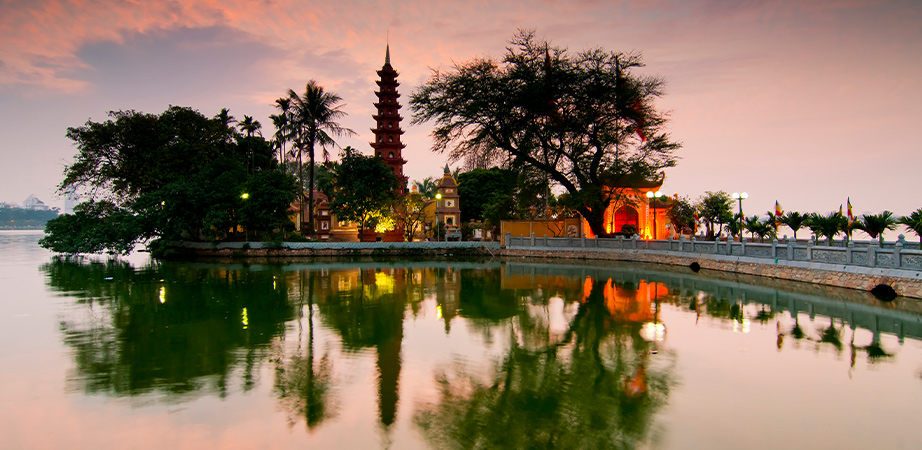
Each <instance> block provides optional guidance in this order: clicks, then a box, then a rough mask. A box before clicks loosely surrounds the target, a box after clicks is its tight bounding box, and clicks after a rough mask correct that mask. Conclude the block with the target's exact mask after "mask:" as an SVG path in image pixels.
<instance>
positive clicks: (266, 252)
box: [166, 242, 500, 258]
mask: <svg viewBox="0 0 922 450" xmlns="http://www.w3.org/2000/svg"><path fill="white" fill-rule="evenodd" d="M499 249H500V247H499V243H498V242H282V243H276V244H272V243H268V242H225V243H220V244H217V245H212V244H209V243H201V242H181V243H175V244H173V245H171V246H170V247H169V253H168V254H167V255H166V256H168V257H169V256H177V257H188V256H197V257H242V258H252V257H259V258H292V257H343V256H345V257H352V256H382V257H385V256H401V257H445V256H452V257H459V256H488V257H490V256H493V255H494V254H496V253H497V252H498V251H499Z"/></svg>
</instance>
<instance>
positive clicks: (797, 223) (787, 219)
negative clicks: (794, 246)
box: [778, 211, 810, 240]
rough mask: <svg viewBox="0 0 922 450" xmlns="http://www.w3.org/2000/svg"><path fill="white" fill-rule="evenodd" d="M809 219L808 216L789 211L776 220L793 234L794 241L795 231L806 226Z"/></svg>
mask: <svg viewBox="0 0 922 450" xmlns="http://www.w3.org/2000/svg"><path fill="white" fill-rule="evenodd" d="M809 217H810V216H809V215H807V214H801V213H799V212H797V211H791V212H789V213H787V214H785V215H783V216H781V218H780V219H778V222H780V223H782V224H784V225H786V226H787V227H788V228H790V229H791V231H793V232H794V240H797V230H799V229H801V228H803V227H804V226H805V225H807V220H808V219H809Z"/></svg>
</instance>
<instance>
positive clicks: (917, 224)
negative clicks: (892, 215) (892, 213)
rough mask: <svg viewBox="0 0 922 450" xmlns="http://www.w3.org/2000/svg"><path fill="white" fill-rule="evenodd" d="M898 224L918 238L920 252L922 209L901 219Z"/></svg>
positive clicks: (921, 245)
mask: <svg viewBox="0 0 922 450" xmlns="http://www.w3.org/2000/svg"><path fill="white" fill-rule="evenodd" d="M900 223H901V224H903V225H904V226H905V227H906V229H908V230H912V232H913V233H916V236H918V237H919V249H920V250H922V208H919V209H917V210H915V211H913V212H912V214H910V215H908V216H903V217H901V218H900Z"/></svg>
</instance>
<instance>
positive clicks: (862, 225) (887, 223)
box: [856, 211, 900, 245]
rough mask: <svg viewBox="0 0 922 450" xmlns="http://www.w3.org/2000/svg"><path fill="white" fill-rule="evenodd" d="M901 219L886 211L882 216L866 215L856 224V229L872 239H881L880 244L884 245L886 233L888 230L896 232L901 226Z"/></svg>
mask: <svg viewBox="0 0 922 450" xmlns="http://www.w3.org/2000/svg"><path fill="white" fill-rule="evenodd" d="M899 223H900V222H899V219H898V218H897V217H895V216H894V215H893V212H891V211H884V212H882V213H880V214H864V215H862V216H861V219H859V220H858V221H857V222H856V228H858V229H859V230H861V231H864V232H865V233H867V234H868V236H871V239H879V241H880V244H881V245H883V243H884V233H885V232H886V231H887V230H895V229H896V226H897V225H899Z"/></svg>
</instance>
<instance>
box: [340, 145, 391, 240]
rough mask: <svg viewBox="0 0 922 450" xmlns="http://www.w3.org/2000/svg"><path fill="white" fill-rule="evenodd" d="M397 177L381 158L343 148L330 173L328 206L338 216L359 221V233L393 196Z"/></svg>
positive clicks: (371, 225)
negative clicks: (331, 190)
mask: <svg viewBox="0 0 922 450" xmlns="http://www.w3.org/2000/svg"><path fill="white" fill-rule="evenodd" d="M399 188H400V180H398V179H397V175H396V174H394V171H393V170H391V168H390V167H388V165H387V164H385V163H384V161H383V160H382V159H381V158H377V157H371V156H365V155H362V154H360V153H358V152H356V151H355V150H353V149H352V148H351V147H346V148H344V149H343V152H342V154H341V157H340V161H339V165H337V166H336V168H335V172H334V173H333V198H332V199H331V201H330V209H332V210H333V213H334V214H336V216H337V217H339V218H340V219H345V220H350V221H353V222H357V223H358V224H359V227H358V228H359V233H360V234H361V233H362V232H363V231H364V230H365V229H366V228H369V227H374V225H375V222H374V221H375V219H374V218H375V217H376V216H383V215H385V213H386V210H387V208H389V207H390V205H391V204H392V203H393V201H394V200H395V199H396V198H397V190H398V189H399Z"/></svg>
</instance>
